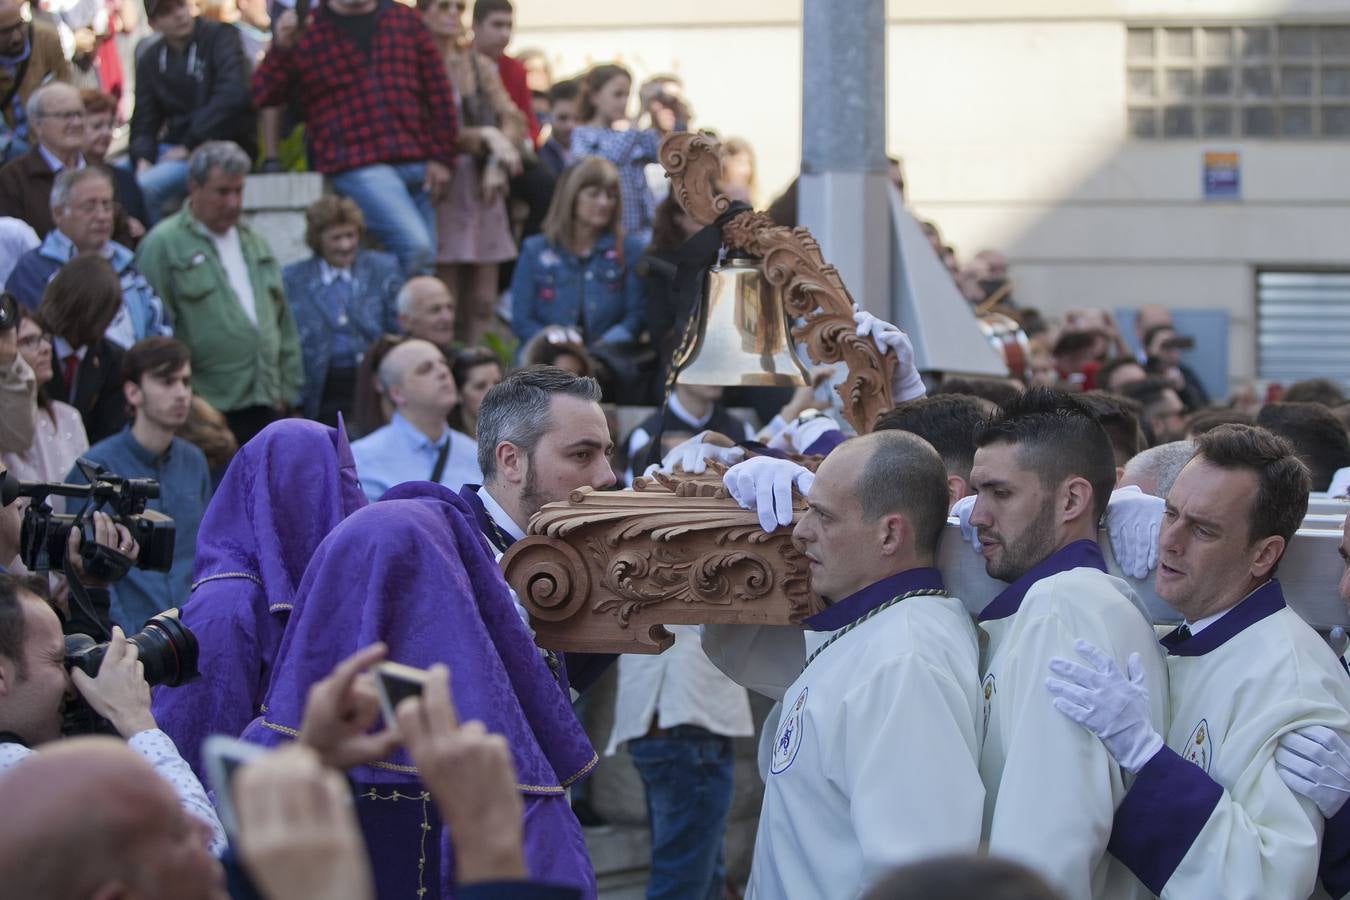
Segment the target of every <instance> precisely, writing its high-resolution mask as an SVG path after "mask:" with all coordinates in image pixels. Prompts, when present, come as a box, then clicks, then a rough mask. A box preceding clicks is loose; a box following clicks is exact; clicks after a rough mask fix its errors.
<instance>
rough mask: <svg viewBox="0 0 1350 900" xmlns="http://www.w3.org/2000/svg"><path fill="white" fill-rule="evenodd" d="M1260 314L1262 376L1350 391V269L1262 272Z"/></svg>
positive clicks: (1258, 287)
mask: <svg viewBox="0 0 1350 900" xmlns="http://www.w3.org/2000/svg"><path fill="white" fill-rule="evenodd" d="M1256 314H1257V322H1256V335H1257V337H1256V345H1257V363H1256V365H1257V372H1258V373H1259V377H1261V378H1262V379H1265V380H1266V381H1278V382H1282V383H1284V384H1290V383H1292V382H1295V381H1301V380H1302V379H1305V378H1330V379H1333V380H1335V381H1338V382H1340V383H1341V384H1342V385H1343V386H1345V387H1346V388H1347V389H1350V271H1292V270H1284V271H1279V270H1263V271H1258V272H1257V273H1256Z"/></svg>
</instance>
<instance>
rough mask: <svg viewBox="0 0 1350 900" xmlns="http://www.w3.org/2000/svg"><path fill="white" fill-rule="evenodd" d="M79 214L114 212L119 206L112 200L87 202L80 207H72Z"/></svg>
mask: <svg viewBox="0 0 1350 900" xmlns="http://www.w3.org/2000/svg"><path fill="white" fill-rule="evenodd" d="M71 208H72V209H74V210H75V211H76V212H77V213H80V214H82V215H86V216H89V215H93V214H94V213H96V212H108V213H110V212H114V211H116V209H117V204H116V203H115V202H114V201H112V200H86V201H84V202H83V203H81V204H79V205H78V206H72V207H71Z"/></svg>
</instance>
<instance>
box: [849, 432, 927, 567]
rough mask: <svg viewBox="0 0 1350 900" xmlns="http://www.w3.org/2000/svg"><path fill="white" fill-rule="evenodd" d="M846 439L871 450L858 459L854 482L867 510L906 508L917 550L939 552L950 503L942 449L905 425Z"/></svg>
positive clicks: (867, 513) (874, 514) (873, 513)
mask: <svg viewBox="0 0 1350 900" xmlns="http://www.w3.org/2000/svg"><path fill="white" fill-rule="evenodd" d="M845 444H846V445H852V444H856V445H857V449H858V450H859V451H861V452H862V453H864V454H866V455H865V457H862V458H859V460H858V461H859V463H860V464H861V465H860V468H859V473H860V474H859V476H858V480H857V483H856V486H855V488H854V489H855V491H856V492H857V494H858V500H859V502H860V503H861V504H862V514H863V516H864V517H865V518H867V519H876V518H878V517H879V516H884V515H886V514H888V513H900V514H901V515H903V516H904V517H905V518H906V519H908V520H909V521H910V524H911V525H912V526H913V528H914V549H915V552H916V553H917V554H918V555H919V556H920V557H924V558H930V557H931V556H932V555H933V554H935V553H936V552H937V545H938V541H939V539H941V537H942V529H943V526H945V525H946V524H947V509H948V502H947V500H948V497H947V468H946V466H945V465H944V464H943V462H942V457H941V456H940V455H939V454H938V452H937V450H935V449H933V445H932V444H930V443H928V441H926V440H924V439H923V438H921V437H919V436H918V435H916V434H911V433H909V432H904V431H879V432H873V433H872V434H866V435H863V436H861V437H858V438H854V439H853V440H851V441H846V442H845ZM831 455H833V454H831Z"/></svg>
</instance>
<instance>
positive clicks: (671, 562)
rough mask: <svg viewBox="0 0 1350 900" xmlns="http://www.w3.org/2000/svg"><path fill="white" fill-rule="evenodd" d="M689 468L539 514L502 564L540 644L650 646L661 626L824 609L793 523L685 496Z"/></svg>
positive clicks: (794, 616) (782, 619)
mask: <svg viewBox="0 0 1350 900" xmlns="http://www.w3.org/2000/svg"><path fill="white" fill-rule="evenodd" d="M683 477H686V476H674V477H673V478H672V479H668V484H669V487H666V486H660V487H658V488H656V489H654V490H650V491H645V492H639V491H619V492H610V491H599V492H596V491H591V490H590V489H588V488H583V489H579V490H577V491H574V492H573V493H572V496H571V497H570V498H569V499H568V500H567V501H565V502H563V503H550V504H547V505H546V506H545V507H544V508H543V509H542V510H540V512H539V513H538V515H536V516H535V518H534V520H533V521H532V522H531V523H530V529H531V531H532V532H533V533H532V534H531V535H529V536H528V537H526V538H524V539H523V540H521V541H518V542H517V543H516V544H515V545H513V546H512V548H511V549H510V550H509V551H507V553H506V555H505V556H503V558H502V569H503V572H504V574H505V575H506V579H507V581H508V582H509V583H510V584H511V585H512V587H514V588H515V589H516V593H517V595H518V596H519V598H520V600H521V602H522V603H523V604H524V605H525V606H526V608H527V610H528V611H529V612H530V614H531V616H532V617H533V619H534V620H535V624H536V632H537V637H538V639H539V641H540V643H541V644H542V645H543V646H549V647H556V648H557V649H563V650H567V649H580V648H582V647H583V646H584V647H585V648H587V649H598V648H608V649H610V650H611V651H613V650H628V651H636V652H650V651H651V650H656V649H660V648H659V646H654V645H653V641H652V639H649V637H648V635H649V634H650V633H651V630H652V628H653V626H655V625H656V624H658V623H660V624H679V623H681V622H686V623H688V622H700V621H722V622H734V621H756V622H764V623H775V622H776V623H779V624H784V625H786V624H789V623H792V622H799V621H801V620H802V619H804V618H805V617H807V616H809V615H811V614H812V613H814V612H818V611H819V610H820V609H821V608H823V605H822V603H821V601H820V600H819V599H818V598H816V597H815V595H814V594H812V593H811V587H810V578H809V574H808V572H807V567H806V561H805V559H804V558H803V557H802V556H801V554H800V553H798V552H797V550H796V549H795V548H794V547H793V546H792V542H791V539H790V536H789V533H788V529H787V528H782V529H779V530H778V531H776V532H774V533H773V534H766V533H765V532H764V531H763V530H761V529H760V527H759V525H758V523H757V520H756V517H755V514H754V513H753V512H747V511H746V510H743V509H741V508H740V507H739V506H737V505H736V504H735V502H734V501H732V500H730V499H729V498H726V497H725V496H722V497H713V496H692V495H689V496H685V495H681V494H680V493H679V490H680V488H681V487H682V485H681V484H680V480H681V479H682V478H683ZM687 477H688V478H689V483H697V480H698V477H697V476H687ZM713 611H717V612H715V613H714V612H713ZM742 613H745V614H746V618H744V619H742V618H741V614H742ZM604 620H608V621H609V622H610V623H611V624H609V625H604V624H603V622H604ZM616 629H617V630H616ZM583 632H585V633H586V635H598V636H597V637H594V638H591V637H589V636H586V637H585V639H584V640H583Z"/></svg>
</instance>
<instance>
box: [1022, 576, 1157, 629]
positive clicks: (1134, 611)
mask: <svg viewBox="0 0 1350 900" xmlns="http://www.w3.org/2000/svg"><path fill="white" fill-rule="evenodd" d="M1017 615H1018V618H1019V620H1020V623H1021V624H1023V627H1029V626H1030V625H1031V624H1032V623H1037V622H1049V621H1054V622H1059V623H1062V624H1064V625H1065V626H1067V627H1069V628H1070V629H1072V630H1075V632H1076V633H1078V634H1079V636H1081V637H1084V638H1088V639H1091V637H1090V636H1091V635H1109V634H1117V633H1120V634H1121V636H1122V638H1123V637H1125V634H1124V633H1123V631H1124V630H1125V629H1129V631H1130V632H1131V633H1130V634H1129V637H1130V638H1135V637H1138V636H1140V635H1142V636H1144V637H1147V638H1148V640H1149V641H1150V642H1152V640H1153V637H1152V635H1153V628H1152V626H1151V625H1150V624H1149V622H1148V621H1147V620H1146V619H1145V618H1144V615H1143V613H1142V612H1141V611H1140V610H1139V607H1138V605H1137V603H1136V602H1135V598H1134V592H1133V590H1132V589H1131V588H1130V586H1129V584H1128V583H1127V582H1125V581H1123V580H1121V579H1119V578H1117V577H1115V576H1114V575H1109V574H1107V573H1106V572H1102V571H1101V570H1099V569H1094V568H1091V567H1087V566H1084V567H1080V568H1077V569H1070V570H1068V571H1066V572H1057V573H1055V574H1054V575H1051V576H1050V577H1048V578H1042V579H1041V580H1040V581H1038V582H1036V583H1035V584H1034V585H1032V586H1031V588H1029V589H1028V590H1027V593H1026V596H1025V598H1024V599H1023V600H1022V606H1021V608H1020V609H1019V610H1018V613H1017ZM1133 632H1138V634H1137V635H1136V634H1134V633H1133Z"/></svg>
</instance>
